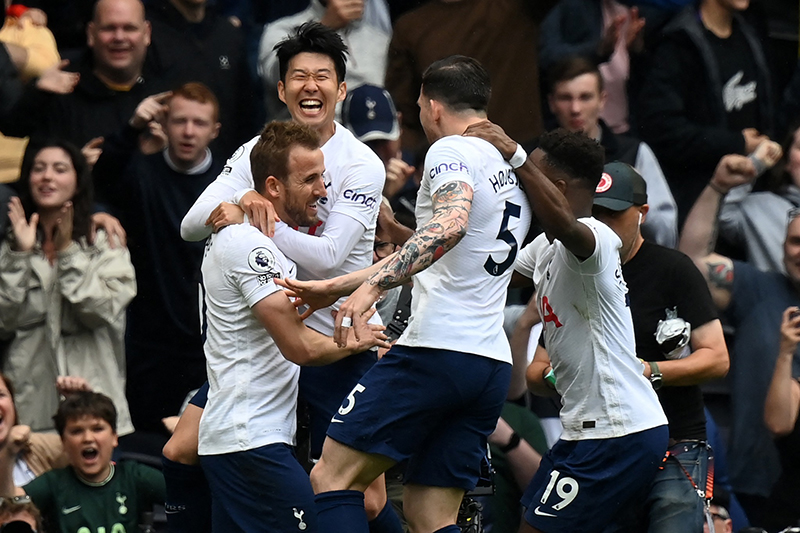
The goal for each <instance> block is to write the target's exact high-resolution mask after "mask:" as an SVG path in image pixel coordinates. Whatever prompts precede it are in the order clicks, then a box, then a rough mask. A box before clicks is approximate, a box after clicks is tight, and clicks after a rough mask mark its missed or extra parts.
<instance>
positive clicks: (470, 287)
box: [398, 135, 531, 363]
mask: <svg viewBox="0 0 800 533" xmlns="http://www.w3.org/2000/svg"><path fill="white" fill-rule="evenodd" d="M455 181H461V182H464V183H466V184H468V185H469V186H470V187H472V189H473V199H472V207H471V210H470V214H469V223H468V226H467V233H466V235H465V236H464V238H463V239H461V241H460V242H459V243H458V244H457V245H456V246H455V247H454V248H453V249H452V250H450V251H449V252H447V253H446V254H444V255H443V256H442V257H441V258H440V259H439V260H438V261H436V262H435V263H433V265H431V266H430V267H429V268H427V269H426V270H423V271H422V272H420V273H418V274H416V275H415V276H414V287H413V290H412V301H411V318H410V320H409V323H408V328H407V329H406V330H405V332H404V333H403V335H402V336H401V337H400V339H399V340H398V344H401V345H405V346H420V347H426V348H438V349H446V350H454V351H460V352H466V353H472V354H476V355H480V356H483V357H488V358H490V359H496V360H499V361H505V362H508V363H510V362H511V349H510V347H509V344H508V339H507V338H506V335H505V333H504V332H503V307H504V305H505V300H506V289H507V288H508V283H509V281H510V280H511V273H512V271H513V266H514V260H515V258H516V255H517V251H518V250H519V247H520V244H521V243H522V241H523V239H524V238H525V235H526V234H527V232H528V227H529V226H530V221H531V211H530V206H529V205H528V200H527V198H526V197H525V193H524V192H523V191H522V189H521V188H520V187H519V182H518V180H517V177H516V175H515V174H514V170H513V169H512V168H511V166H510V165H509V164H508V162H507V161H505V160H503V157H502V156H501V155H500V152H498V151H497V149H496V148H495V147H494V146H492V145H491V144H489V143H488V142H486V141H483V140H481V139H477V138H474V137H462V136H456V135H454V136H450V137H445V138H443V139H440V140H438V141H436V142H435V143H434V144H433V145H432V146H431V147H430V149H429V150H428V154H427V155H426V157H425V171H424V174H423V176H422V183H421V184H420V188H419V193H418V195H417V208H416V217H417V228H418V229H419V228H422V227H423V226H425V224H427V223H428V222H429V221H430V220H431V218H432V217H433V209H434V205H433V194H434V193H435V192H436V191H437V190H439V189H440V188H441V187H442V186H443V185H445V184H447V183H451V182H455Z"/></svg>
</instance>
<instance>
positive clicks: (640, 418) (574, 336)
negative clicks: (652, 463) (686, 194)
mask: <svg viewBox="0 0 800 533" xmlns="http://www.w3.org/2000/svg"><path fill="white" fill-rule="evenodd" d="M579 222H581V223H583V224H586V226H588V227H589V228H590V229H591V230H592V232H593V233H594V236H595V249H594V252H593V253H592V255H591V256H590V257H588V258H587V259H585V260H583V261H581V260H579V259H578V258H577V257H575V255H573V254H572V253H571V252H570V251H569V250H567V249H566V247H565V246H564V245H563V244H562V243H561V242H560V241H558V240H555V241H553V242H552V243H551V242H549V241H548V240H547V236H546V235H545V234H542V235H539V236H538V237H537V238H536V239H535V240H534V241H533V242H532V243H530V244H529V245H528V246H526V247H525V248H523V250H522V252H520V254H519V257H517V263H516V265H515V267H514V268H515V269H516V270H517V271H519V272H520V273H521V274H524V275H525V276H527V277H530V278H531V279H533V283H534V285H535V286H536V291H537V298H538V303H539V313H540V314H541V317H542V324H543V325H544V333H543V334H544V338H545V346H546V348H547V351H548V353H549V355H550V360H551V362H552V365H553V371H554V372H555V375H556V389H557V390H558V392H559V394H561V403H562V408H561V422H562V424H563V426H564V432H563V434H562V436H561V438H563V439H564V440H584V439H606V438H613V437H621V436H624V435H629V434H631V433H636V432H638V431H643V430H645V429H650V428H654V427H657V426H661V425H664V424H666V423H667V419H666V417H665V416H664V411H663V410H662V409H661V404H660V403H659V401H658V397H657V396H656V393H655V391H654V390H653V387H652V385H651V384H650V382H649V381H648V380H647V379H646V378H645V377H644V375H643V374H642V371H643V367H642V363H641V362H640V361H639V360H638V359H637V358H636V341H635V340H634V334H633V321H632V319H631V311H630V307H629V306H628V287H627V285H626V284H625V280H624V279H623V277H622V264H621V262H620V258H619V250H620V248H621V246H622V241H620V238H619V237H618V236H617V234H616V233H614V231H613V230H612V229H611V228H609V227H608V226H606V225H605V224H603V223H602V222H600V221H598V220H596V219H594V218H591V217H588V218H581V219H579Z"/></svg>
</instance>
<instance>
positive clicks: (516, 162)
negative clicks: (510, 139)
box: [508, 143, 528, 168]
mask: <svg viewBox="0 0 800 533" xmlns="http://www.w3.org/2000/svg"><path fill="white" fill-rule="evenodd" d="M527 160H528V153H527V152H526V151H525V148H523V147H522V145H521V144H519V143H517V151H516V152H514V155H512V156H511V159H509V160H508V163H509V164H510V165H511V167H512V168H519V167H521V166H522V165H524V164H525V161H527Z"/></svg>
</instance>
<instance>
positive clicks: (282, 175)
mask: <svg viewBox="0 0 800 533" xmlns="http://www.w3.org/2000/svg"><path fill="white" fill-rule="evenodd" d="M295 146H302V147H303V148H308V149H309V150H315V149H317V148H319V134H318V133H317V132H315V131H314V130H312V129H311V128H309V127H308V126H306V125H304V124H299V123H297V122H278V121H273V122H270V123H269V124H267V125H266V126H264V129H263V130H261V136H260V137H259V139H258V141H256V144H255V146H253V151H252V152H250V169H251V172H252V174H253V184H254V186H255V189H256V190H257V191H258V192H259V193H263V192H264V183H265V182H266V181H267V178H268V177H269V176H275V177H276V178H278V179H279V180H281V181H282V182H284V183H286V179H287V178H288V177H289V168H288V167H289V152H290V151H291V149H292V148H294V147H295Z"/></svg>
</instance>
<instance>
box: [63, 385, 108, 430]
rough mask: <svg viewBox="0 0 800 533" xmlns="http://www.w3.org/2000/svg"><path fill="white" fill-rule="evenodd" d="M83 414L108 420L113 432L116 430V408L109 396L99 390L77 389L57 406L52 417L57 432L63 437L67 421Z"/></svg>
mask: <svg viewBox="0 0 800 533" xmlns="http://www.w3.org/2000/svg"><path fill="white" fill-rule="evenodd" d="M83 416H92V417H96V418H101V419H103V420H105V421H106V422H108V425H110V426H111V429H112V430H113V431H114V433H116V432H117V409H116V407H114V402H112V401H111V398H109V397H108V396H106V395H105V394H100V393H99V392H90V391H78V392H74V393H70V394H69V396H67V398H66V399H65V400H64V401H63V402H61V405H59V406H58V411H57V412H56V414H55V416H54V417H53V422H55V424H56V430H57V431H58V434H59V435H61V436H62V437H63V436H64V430H65V429H66V427H67V423H68V422H69V421H70V420H75V419H78V418H81V417H83Z"/></svg>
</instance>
